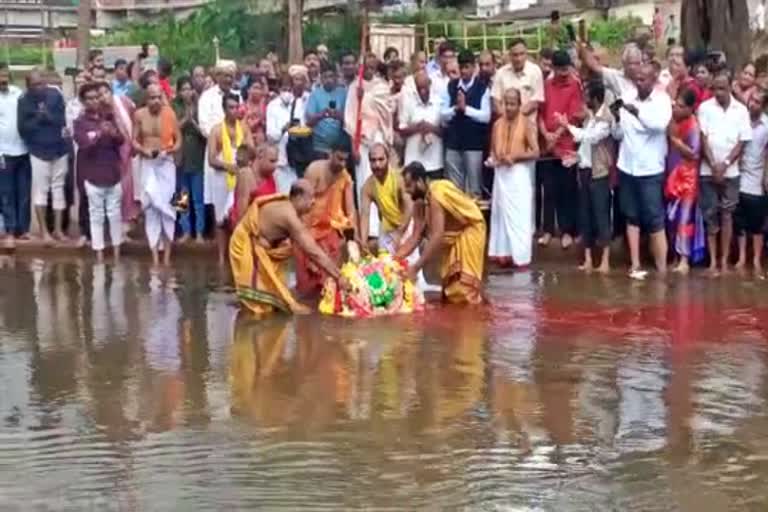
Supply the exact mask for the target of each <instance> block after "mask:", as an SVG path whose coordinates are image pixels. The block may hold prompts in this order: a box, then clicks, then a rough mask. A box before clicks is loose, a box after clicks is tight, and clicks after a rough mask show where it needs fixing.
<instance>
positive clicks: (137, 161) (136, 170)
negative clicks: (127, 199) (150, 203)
mask: <svg viewBox="0 0 768 512" xmlns="http://www.w3.org/2000/svg"><path fill="white" fill-rule="evenodd" d="M141 161H142V158H141V157H139V156H135V157H133V159H132V160H131V175H132V176H133V183H134V187H133V200H134V201H136V202H137V203H139V202H141V187H137V186H136V185H135V184H136V183H139V184H140V183H141Z"/></svg>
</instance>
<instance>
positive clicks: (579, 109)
mask: <svg viewBox="0 0 768 512" xmlns="http://www.w3.org/2000/svg"><path fill="white" fill-rule="evenodd" d="M552 67H553V75H552V79H550V80H546V81H545V83H544V98H545V100H544V103H542V104H541V105H540V106H539V132H540V134H541V136H542V139H543V142H544V146H543V148H542V155H543V156H544V158H545V159H544V160H543V161H542V162H540V165H539V166H538V171H539V172H542V173H543V176H542V181H543V183H544V205H543V215H544V220H543V223H542V229H543V231H544V235H543V236H542V238H541V240H540V243H541V244H542V245H546V244H548V243H549V240H550V238H551V237H552V235H554V232H555V214H557V225H558V227H559V228H560V235H561V240H560V243H561V244H562V247H563V249H567V248H568V247H570V246H571V244H572V243H573V238H574V236H575V235H576V220H577V208H578V204H577V203H576V199H577V197H578V189H577V186H576V169H575V167H574V165H573V164H574V163H575V162H573V161H572V160H573V156H574V154H575V151H576V143H575V142H574V140H573V136H572V135H571V133H570V132H569V131H568V130H567V129H566V128H563V127H562V125H561V124H559V123H558V121H557V117H558V115H559V114H561V115H564V116H566V117H567V118H568V123H569V124H571V125H573V126H578V125H580V124H581V121H582V119H583V116H584V114H583V112H584V100H583V97H582V93H581V85H580V84H579V82H578V80H577V79H576V77H575V76H574V75H573V73H572V71H571V57H570V55H568V52H567V51H565V50H557V51H556V52H554V54H553V55H552Z"/></svg>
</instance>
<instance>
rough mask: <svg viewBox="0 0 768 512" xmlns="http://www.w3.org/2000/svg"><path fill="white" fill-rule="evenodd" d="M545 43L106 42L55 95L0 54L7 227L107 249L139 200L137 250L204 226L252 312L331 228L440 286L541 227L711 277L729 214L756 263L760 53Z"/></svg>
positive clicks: (1, 176)
mask: <svg viewBox="0 0 768 512" xmlns="http://www.w3.org/2000/svg"><path fill="white" fill-rule="evenodd" d="M555 21H558V20H555ZM555 28H557V27H555ZM571 33H572V31H571ZM563 40H565V43H563V44H560V43H561V42H562V41H563ZM553 45H554V48H551V49H550V48H543V49H541V50H539V51H538V52H536V53H534V52H532V51H531V49H529V48H528V47H527V45H526V42H525V40H523V39H515V40H512V41H510V44H509V50H508V54H507V55H501V54H499V53H498V52H491V51H484V52H482V53H480V54H479V55H476V54H475V53H473V52H472V51H469V50H467V49H462V48H457V47H456V46H455V45H454V44H453V43H452V42H451V41H447V40H444V39H439V40H437V41H435V47H434V56H433V58H432V59H428V58H427V55H426V54H425V52H422V51H418V52H416V53H414V54H413V55H412V56H411V57H410V63H409V64H406V63H404V62H402V61H401V60H400V59H399V55H398V52H397V50H396V49H394V48H390V49H388V50H387V51H386V52H385V53H384V55H383V56H382V57H383V58H379V56H378V55H376V54H373V53H368V54H367V55H365V58H364V59H363V62H362V65H361V66H358V57H357V56H356V55H355V54H354V53H352V52H341V54H340V55H339V58H338V61H336V62H334V61H333V60H332V59H331V58H330V55H329V52H328V49H327V48H325V47H324V46H322V45H321V46H320V47H318V48H317V49H312V50H309V51H307V52H306V55H305V59H304V62H303V64H301V65H291V66H285V65H282V64H281V63H280V62H279V60H278V59H277V57H276V55H275V53H274V52H270V53H268V54H267V55H265V56H264V58H262V59H255V60H248V61H247V62H245V63H243V65H242V66H240V67H238V66H237V65H236V64H235V63H234V62H230V61H222V62H219V63H218V65H217V67H216V68H214V69H212V70H210V72H208V71H207V70H206V69H205V68H204V67H202V66H196V67H194V68H193V69H191V70H189V73H183V74H181V77H180V78H178V80H177V82H176V87H175V88H174V87H172V85H171V83H170V78H171V77H172V76H173V75H174V72H173V71H174V70H173V67H172V64H171V63H170V62H168V61H167V60H165V59H162V58H161V59H160V60H159V62H158V65H157V69H144V61H143V60H142V58H141V57H142V56H140V58H138V59H136V61H134V62H131V63H128V62H126V61H124V60H118V61H117V62H115V65H114V69H113V70H112V71H111V73H112V75H113V76H112V77H111V79H110V77H109V73H108V72H107V71H106V70H105V68H104V59H103V55H102V53H101V52H100V51H98V50H96V51H93V52H92V53H91V55H90V60H89V65H88V67H87V69H85V70H83V72H82V73H80V74H79V75H78V76H77V78H76V81H75V82H76V83H75V85H76V89H75V96H74V97H73V98H71V99H69V100H65V98H64V97H63V94H62V92H61V89H60V88H59V87H56V86H55V85H54V84H51V83H47V82H46V80H45V77H44V76H43V75H42V74H41V73H40V72H38V71H32V72H31V73H29V74H28V75H27V78H26V91H24V92H22V91H21V90H20V89H19V88H17V87H15V86H14V85H12V84H11V83H10V82H11V81H10V76H9V73H8V70H7V69H1V70H0V185H1V186H0V207H1V208H2V217H3V222H4V226H5V233H6V237H5V241H6V244H7V245H8V246H12V245H13V243H14V240H15V239H16V238H28V237H29V231H30V222H31V219H30V217H31V212H34V213H35V215H36V218H37V223H38V225H39V226H40V231H41V236H42V238H43V240H44V241H45V242H46V243H47V244H50V245H55V244H57V243H59V242H62V241H65V240H67V236H68V235H67V233H68V231H67V224H68V218H69V215H68V213H69V210H70V209H71V208H72V206H73V204H77V209H78V219H79V228H80V229H79V233H80V238H79V239H78V243H79V244H81V245H86V244H88V243H90V245H91V247H92V249H93V250H94V251H95V252H96V254H97V257H98V258H99V259H102V258H103V252H104V250H105V247H107V246H108V245H111V247H112V248H113V250H114V254H115V257H116V258H118V257H119V252H120V245H121V243H122V241H123V240H125V239H126V237H128V236H133V235H134V234H135V229H136V227H137V225H139V224H138V222H139V220H140V219H143V225H144V230H145V235H146V239H147V242H148V245H149V248H150V250H151V251H152V255H153V260H154V263H155V264H158V265H159V264H160V263H161V257H160V256H161V254H162V263H163V264H166V265H167V264H170V261H171V252H172V251H171V250H172V247H173V246H177V247H183V246H184V245H185V244H187V243H192V240H193V239H194V240H195V241H196V242H197V243H205V238H208V237H212V238H215V239H216V242H217V246H218V257H219V262H220V263H222V264H223V263H224V262H226V260H227V254H228V253H229V257H230V261H231V263H232V266H233V270H234V274H235V281H236V283H237V285H238V290H239V293H240V294H241V296H242V297H246V299H247V300H248V301H250V303H251V305H252V307H251V309H253V310H254V311H256V312H262V311H263V310H273V309H281V308H283V309H287V310H292V309H294V310H295V309H298V306H295V307H291V304H297V303H296V302H295V301H294V300H293V299H292V296H291V295H290V291H289V290H288V288H287V287H286V286H285V284H284V282H283V281H282V278H281V277H280V273H279V267H280V263H281V262H282V261H284V260H285V259H286V258H288V257H293V256H295V259H296V274H297V289H298V290H299V292H300V293H302V294H313V293H317V292H319V290H320V289H321V287H322V283H323V280H324V279H325V277H326V276H328V275H330V276H332V277H335V278H339V277H340V274H339V260H340V257H341V251H342V247H343V244H344V241H345V240H348V239H354V240H356V241H358V243H359V244H360V245H361V247H363V248H368V247H369V245H370V240H372V239H375V240H377V241H378V246H379V247H381V248H386V249H387V250H389V251H390V252H391V253H393V254H395V255H397V257H402V258H410V259H409V262H410V265H409V271H410V272H411V273H412V275H411V277H412V278H413V279H414V280H416V279H418V280H419V282H421V283H423V276H421V275H420V273H421V271H422V269H423V268H424V267H425V265H427V263H428V262H429V261H430V260H431V259H433V258H434V257H436V255H437V254H438V253H441V252H442V253H443V260H442V262H441V265H440V266H441V277H442V280H443V283H442V284H443V295H444V297H446V298H447V299H449V300H451V301H455V302H470V303H474V302H479V301H480V300H481V297H482V293H481V281H482V278H483V271H484V260H485V257H486V254H487V256H488V258H489V259H490V260H491V261H494V262H495V263H496V264H498V265H500V266H509V267H525V266H527V265H529V264H530V263H531V260H532V253H533V250H532V249H533V245H534V244H539V245H541V246H547V245H549V244H551V243H553V239H554V237H556V236H559V240H560V242H559V243H560V244H561V246H562V248H563V249H566V250H567V249H569V248H570V247H571V246H573V245H575V244H577V243H578V244H580V245H581V247H583V253H579V259H580V261H579V263H580V268H581V269H583V270H584V271H598V272H608V271H609V270H610V268H611V260H610V246H611V242H612V240H613V239H614V238H616V237H619V236H625V237H626V241H627V243H628V246H629V254H630V259H631V265H630V269H629V276H630V277H632V278H636V279H643V278H644V277H645V275H646V271H645V270H643V268H642V261H641V257H640V245H641V240H642V237H641V235H642V234H644V233H645V234H647V235H648V240H649V244H650V250H651V254H652V255H653V260H654V263H655V266H656V270H657V271H658V272H660V273H663V272H666V269H667V262H668V261H669V260H670V258H671V259H674V262H675V263H674V270H675V271H678V272H681V273H686V272H688V271H689V269H690V266H691V265H692V264H695V263H699V262H702V261H704V260H705V259H708V262H709V272H710V273H711V274H713V275H716V274H718V273H721V272H728V271H729V270H730V269H731V266H730V265H731V263H732V261H731V245H732V239H733V236H734V232H735V235H736V239H737V244H736V246H737V248H738V249H737V251H738V257H737V262H736V267H738V268H743V267H745V266H746V265H747V262H748V260H751V264H752V266H753V267H754V271H755V273H756V275H759V276H762V265H761V261H762V249H763V232H764V229H765V223H766V217H767V216H768V206H767V205H766V201H765V197H764V195H765V189H766V180H765V173H764V166H765V148H766V144H767V143H768V117H766V114H765V107H766V103H767V100H766V86H768V57H766V58H761V59H758V60H757V61H756V62H748V63H747V64H745V65H744V66H742V68H741V69H739V70H736V71H734V70H731V69H730V68H729V66H728V63H727V62H726V61H725V58H724V56H723V55H722V54H721V53H718V52H703V51H696V50H687V51H686V50H685V49H683V48H682V47H681V46H679V45H676V44H674V41H667V44H666V46H667V47H666V53H665V58H663V59H661V58H659V56H658V55H657V54H656V45H654V44H653V42H651V41H649V39H641V40H638V41H633V42H630V43H628V44H626V46H625V48H624V50H623V52H622V54H621V64H622V66H621V68H620V69H614V68H612V67H609V66H607V65H604V64H603V63H602V62H601V60H605V56H604V55H601V54H600V52H598V51H595V50H594V49H593V48H591V46H590V45H589V44H588V43H585V42H580V41H578V40H576V38H574V37H571V39H570V40H568V37H567V35H566V36H565V37H563V38H559V37H555V38H553ZM144 57H145V56H144ZM534 57H536V58H534ZM74 198H77V199H76V200H75V199H74ZM486 209H490V212H489V213H487V215H486V213H485V212H484V210H486ZM486 218H488V219H489V224H490V226H489V229H488V227H487V226H486ZM105 224H106V225H108V226H109V234H108V241H109V243H107V239H106V237H105V232H104V231H105ZM69 232H72V230H70V231H69ZM486 237H487V238H488V240H487V244H486ZM289 240H292V241H293V246H294V247H293V249H292V250H287V245H286V244H287V242H288V241H289ZM750 244H751V246H752V251H751V252H750V253H748V252H747V247H748V245H750ZM446 247H447V248H446ZM420 248H421V252H419V249H420ZM593 253H594V254H593ZM707 256H708V258H707ZM593 257H594V258H595V260H596V261H595V262H593ZM342 284H343V283H342ZM248 297H250V298H248ZM254 304H256V305H254Z"/></svg>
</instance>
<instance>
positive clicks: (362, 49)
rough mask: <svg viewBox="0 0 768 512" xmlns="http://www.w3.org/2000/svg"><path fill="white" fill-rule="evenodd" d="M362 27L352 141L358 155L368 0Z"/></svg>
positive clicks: (361, 123) (364, 8) (361, 131)
mask: <svg viewBox="0 0 768 512" xmlns="http://www.w3.org/2000/svg"><path fill="white" fill-rule="evenodd" d="M362 3H363V16H362V27H361V30H360V66H359V68H358V71H357V118H356V119H355V138H354V139H353V142H352V150H353V152H354V153H353V154H354V155H355V156H356V157H359V156H360V144H361V142H362V139H363V94H362V92H363V75H364V71H365V55H366V53H368V48H367V46H368V45H367V42H368V0H363V1H362Z"/></svg>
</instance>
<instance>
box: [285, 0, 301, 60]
mask: <svg viewBox="0 0 768 512" xmlns="http://www.w3.org/2000/svg"><path fill="white" fill-rule="evenodd" d="M303 15H304V0H288V62H290V63H291V64H299V63H301V62H302V61H303V60H304V46H303V43H302V40H301V36H302V33H303V31H302V26H301V25H302V23H301V20H302V18H303Z"/></svg>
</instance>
